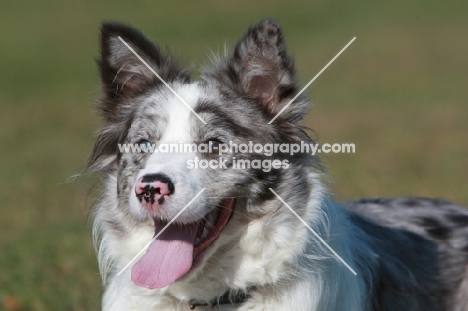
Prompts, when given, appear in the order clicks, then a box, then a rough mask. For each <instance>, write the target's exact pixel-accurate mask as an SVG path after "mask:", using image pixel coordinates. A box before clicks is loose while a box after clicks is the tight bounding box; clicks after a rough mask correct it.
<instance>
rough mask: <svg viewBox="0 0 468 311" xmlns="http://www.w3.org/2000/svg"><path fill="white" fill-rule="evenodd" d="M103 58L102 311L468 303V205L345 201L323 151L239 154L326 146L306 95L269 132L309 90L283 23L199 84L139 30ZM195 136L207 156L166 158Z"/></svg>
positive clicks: (99, 146)
mask: <svg viewBox="0 0 468 311" xmlns="http://www.w3.org/2000/svg"><path fill="white" fill-rule="evenodd" d="M101 52H102V55H101V59H100V60H99V62H98V63H99V69H100V73H101V88H102V97H101V99H100V101H99V102H98V104H97V108H98V111H99V112H100V114H101V115H102V117H103V119H104V121H105V124H104V126H103V127H102V129H101V130H100V132H99V134H98V138H97V141H96V143H95V146H94V149H93V151H92V154H91V156H90V159H89V164H88V165H89V169H90V170H94V171H99V172H101V173H102V176H103V177H104V189H103V192H102V197H101V198H100V200H99V203H98V204H97V205H96V208H95V210H94V216H95V222H94V237H95V245H96V249H97V255H98V260H99V265H100V271H101V275H102V278H103V283H104V287H105V292H104V295H103V302H102V309H103V310H106V311H108V310H114V311H120V310H125V311H129V310H159V311H164V310H180V311H182V310H215V309H216V310H251V311H254V310H268V311H274V310H301V311H302V310H310V311H311V310H320V311H338V310H340V311H345V310H346V311H363V310H385V311H401V310H412V311H416V310H421V311H431V310H434V311H435V310H457V311H461V310H468V268H467V266H468V210H465V209H464V208H462V207H458V206H456V205H454V204H452V203H449V202H446V201H441V200H430V199H422V198H394V199H367V200H361V201H356V202H345V203H342V204H338V203H335V202H332V201H330V200H329V199H328V195H327V191H326V189H325V187H324V185H323V183H322V181H321V179H322V178H323V175H324V173H323V170H322V169H321V166H320V162H319V161H318V159H317V158H316V157H315V156H313V155H312V154H311V153H310V152H298V153H292V152H282V151H281V148H280V149H279V150H277V149H276V148H275V150H273V151H272V153H269V154H268V153H265V152H256V151H255V150H254V151H252V150H248V151H246V152H244V151H245V150H244V151H242V150H240V148H237V147H238V146H241V145H242V144H245V145H248V144H253V143H255V144H258V145H260V146H265V148H266V146H267V145H268V144H270V147H271V145H274V146H277V144H286V145H288V144H289V145H292V144H303V145H310V146H313V145H315V143H314V142H313V141H312V140H311V139H310V138H309V137H308V135H307V134H306V132H305V128H304V127H303V126H301V120H302V119H303V117H304V114H305V112H306V110H307V106H308V100H307V98H306V97H304V96H299V97H298V98H296V99H295V100H294V101H293V102H292V103H291V105H290V106H288V107H287V109H285V110H284V112H283V113H282V114H280V115H279V116H278V118H277V119H276V120H275V121H274V122H272V123H271V124H269V121H270V120H271V119H272V118H273V117H274V116H276V115H277V113H278V112H279V111H281V110H282V108H283V107H285V106H286V105H287V104H288V103H289V102H290V101H291V100H292V99H293V97H294V96H295V95H296V94H297V93H298V91H299V89H298V83H297V81H296V75H295V68H294V62H293V59H292V58H291V57H290V56H289V54H288V53H287V52H286V48H285V44H284V39H283V33H282V30H281V28H280V27H279V25H278V24H277V23H276V22H275V21H272V20H264V21H261V22H260V23H258V24H256V25H253V26H252V27H250V28H249V29H248V31H247V32H246V34H245V35H244V36H243V37H242V38H241V39H240V41H239V42H238V43H237V45H235V48H234V50H233V52H232V53H229V52H226V53H224V55H222V56H219V57H212V58H213V59H212V61H211V62H210V64H209V65H207V66H206V67H205V68H204V69H203V70H202V71H201V73H200V76H199V78H198V79H197V80H195V81H192V80H191V71H190V70H189V69H187V68H184V67H182V66H180V65H179V63H178V62H177V61H176V60H175V59H174V57H173V56H171V54H170V53H169V52H167V51H163V50H161V49H160V48H159V47H158V46H157V45H155V44H153V43H152V42H150V41H149V40H148V39H146V38H145V37H144V36H143V35H142V34H141V33H140V32H139V31H138V30H136V29H134V28H131V27H129V26H126V25H122V24H119V23H104V24H103V25H102V29H101ZM186 143H187V144H189V145H190V146H195V148H189V150H185V149H184V152H176V151H174V150H171V151H170V152H162V151H161V150H159V152H157V151H158V150H156V149H155V150H153V148H160V147H162V146H163V145H165V144H169V145H171V146H172V145H174V144H175V145H180V146H182V144H186ZM275 144H276V145H275ZM129 145H130V146H137V147H138V146H139V147H141V148H140V149H139V151H138V150H137V151H135V150H133V151H135V152H126V151H125V149H122V146H127V147H128V146H129ZM200 146H204V148H199V147H200ZM225 146H228V148H224V147H225ZM143 147H145V148H143ZM197 147H198V148H197ZM221 147H223V148H221ZM150 149H151V151H152V152H149V150H150ZM221 149H222V151H223V152H220V151H221ZM265 150H266V149H265ZM127 151H128V150H127ZM179 151H180V150H179ZM218 151H219V152H218ZM240 160H242V161H243V163H244V164H246V163H247V164H249V165H247V166H246V165H244V166H243V167H242V168H239V167H237V166H236V165H237V162H236V161H240ZM194 161H195V162H194ZM203 163H204V164H205V166H204V167H202V166H203V165H202V164H203ZM216 163H217V164H218V166H217V167H213V166H212V164H216ZM195 164H199V167H198V168H197V167H195V166H196V165H195ZM206 164H210V165H206ZM266 166H268V167H269V168H268V169H267V168H266ZM288 207H289V208H288ZM293 212H294V213H293ZM301 220H302V221H304V223H306V224H307V226H306V225H304V223H303V222H302V221H301ZM313 233H315V234H313ZM319 238H321V239H323V240H320V239H319ZM325 243H326V244H325ZM327 246H329V247H330V248H329V247H327ZM332 250H333V251H334V252H336V254H338V255H339V257H337V256H335V254H334V253H333V252H332ZM134 257H135V260H134V261H132V260H133V259H134ZM340 259H341V260H340ZM129 263H131V264H130V265H129ZM345 263H346V265H345ZM126 266H128V268H126Z"/></svg>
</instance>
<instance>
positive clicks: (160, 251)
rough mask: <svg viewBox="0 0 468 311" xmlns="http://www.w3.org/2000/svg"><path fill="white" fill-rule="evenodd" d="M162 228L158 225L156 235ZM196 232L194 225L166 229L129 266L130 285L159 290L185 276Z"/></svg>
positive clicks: (190, 261) (174, 226) (189, 263)
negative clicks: (130, 267)
mask: <svg viewBox="0 0 468 311" xmlns="http://www.w3.org/2000/svg"><path fill="white" fill-rule="evenodd" d="M166 224H167V223H164V222H158V225H157V226H156V233H158V232H159V231H160V230H161V229H162V228H164V226H165V225H166ZM197 229H198V223H194V224H190V225H184V226H180V225H175V224H171V225H170V226H169V227H167V228H166V230H164V232H163V233H161V234H160V235H159V236H158V238H157V239H156V240H154V241H153V243H151V245H150V246H149V248H148V250H147V251H146V254H144V255H143V257H141V258H140V260H139V261H138V262H137V263H136V264H135V265H134V266H133V268H132V281H133V283H135V284H136V285H138V286H142V287H146V288H149V289H155V288H163V287H166V286H168V285H170V284H171V283H173V282H174V281H175V280H177V279H179V278H181V277H182V276H183V275H185V274H186V273H187V272H189V271H190V268H191V267H192V261H193V248H194V246H193V244H194V242H195V237H196V235H197Z"/></svg>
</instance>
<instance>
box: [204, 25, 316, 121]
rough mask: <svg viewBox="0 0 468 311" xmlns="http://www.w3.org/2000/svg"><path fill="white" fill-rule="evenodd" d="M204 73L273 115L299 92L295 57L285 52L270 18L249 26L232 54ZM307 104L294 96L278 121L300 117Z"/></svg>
mask: <svg viewBox="0 0 468 311" xmlns="http://www.w3.org/2000/svg"><path fill="white" fill-rule="evenodd" d="M207 74H208V75H211V76H212V77H213V76H214V77H215V78H216V79H218V80H222V81H221V82H222V83H223V84H227V85H230V86H231V87H232V88H234V89H235V90H236V91H238V92H241V93H243V94H246V95H248V96H251V97H253V98H254V99H255V100H256V101H257V102H259V103H260V104H261V105H263V106H264V108H265V109H266V111H267V112H268V113H270V114H272V115H276V113H277V112H279V111H280V110H281V109H282V108H283V107H284V106H285V105H286V104H287V103H288V102H289V101H290V100H291V99H292V98H293V97H294V96H295V95H296V94H297V93H298V87H297V82H296V73H295V69H294V61H293V59H292V58H291V57H290V56H288V54H287V53H286V46H285V42H284V38H283V32H282V30H281V28H280V26H279V25H278V23H276V22H275V21H273V20H264V21H262V22H260V23H258V24H256V25H254V26H252V27H250V28H249V30H248V31H247V33H246V34H245V35H244V36H243V38H242V39H241V40H240V41H239V42H238V43H237V45H236V46H235V48H234V53H233V55H232V56H230V57H229V58H228V59H227V60H225V62H224V63H222V64H218V66H217V69H215V70H214V71H211V72H210V71H208V72H207ZM306 106H307V101H305V100H304V98H303V97H301V98H299V99H297V100H296V101H295V102H294V103H293V104H291V106H290V107H288V109H287V110H286V111H284V113H283V114H282V115H281V117H280V118H279V119H278V121H280V120H287V121H288V122H296V121H298V120H300V119H302V117H303V114H304V112H305V108H306Z"/></svg>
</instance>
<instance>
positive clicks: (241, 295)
mask: <svg viewBox="0 0 468 311" xmlns="http://www.w3.org/2000/svg"><path fill="white" fill-rule="evenodd" d="M252 290H254V287H249V288H247V289H246V290H236V289H228V290H227V291H226V292H225V293H224V294H222V295H221V296H218V297H215V298H213V299H212V300H210V301H206V300H197V299H191V300H190V301H189V307H190V310H193V309H195V308H196V307H208V308H211V309H213V308H215V307H217V308H219V307H220V306H223V305H235V304H241V303H244V302H246V301H247V300H248V299H249V298H250V297H251V291H252Z"/></svg>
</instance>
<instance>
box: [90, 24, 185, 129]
mask: <svg viewBox="0 0 468 311" xmlns="http://www.w3.org/2000/svg"><path fill="white" fill-rule="evenodd" d="M145 63H146V64H145ZM98 64H99V67H100V72H101V81H102V92H103V98H102V100H101V103H100V104H99V106H98V108H99V110H100V111H101V113H102V114H103V116H104V117H105V118H106V119H108V120H110V121H114V120H115V118H116V117H118V116H117V114H119V113H121V112H122V111H121V109H120V108H119V107H118V106H119V103H120V102H121V101H125V100H128V99H129V98H131V97H134V96H137V95H140V94H142V93H144V92H145V91H146V90H148V89H149V88H151V87H152V86H154V85H157V84H160V83H162V82H161V81H160V80H159V79H158V78H157V77H156V75H155V74H154V73H153V71H154V72H156V73H157V74H158V75H159V76H160V77H161V78H162V79H164V80H165V81H166V82H172V81H175V80H179V81H181V82H184V83H186V82H188V81H189V79H190V72H189V70H184V69H181V68H180V67H179V66H178V64H177V62H176V61H175V60H174V59H173V58H172V56H171V55H170V54H163V53H162V52H161V50H160V49H159V48H158V47H157V46H156V45H155V44H153V43H152V42H150V41H149V40H148V39H146V38H145V37H144V36H143V35H142V34H141V33H140V32H139V31H138V30H136V29H135V28H132V27H129V26H126V25H123V24H120V23H114V22H110V23H103V24H102V27H101V59H100V60H99V61H98ZM148 66H149V67H150V68H151V69H150V68H148Z"/></svg>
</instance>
